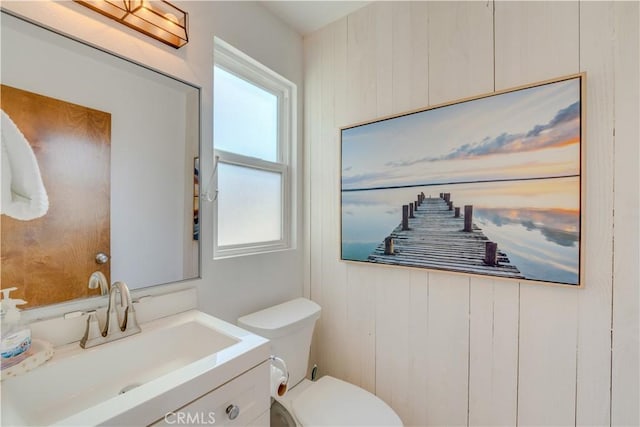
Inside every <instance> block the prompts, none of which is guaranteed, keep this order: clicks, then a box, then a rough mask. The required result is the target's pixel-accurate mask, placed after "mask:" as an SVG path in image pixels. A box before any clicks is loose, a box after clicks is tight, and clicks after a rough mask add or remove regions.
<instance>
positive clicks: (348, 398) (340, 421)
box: [291, 376, 402, 426]
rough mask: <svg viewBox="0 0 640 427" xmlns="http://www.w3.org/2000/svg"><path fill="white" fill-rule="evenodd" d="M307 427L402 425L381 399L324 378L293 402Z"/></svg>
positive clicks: (332, 379) (294, 411) (299, 416)
mask: <svg viewBox="0 0 640 427" xmlns="http://www.w3.org/2000/svg"><path fill="white" fill-rule="evenodd" d="M291 406H292V409H293V413H294V414H295V416H296V418H297V419H298V420H299V421H300V423H301V424H302V425H303V426H323V425H324V426H345V425H348V426H355V425H361V426H402V420H400V417H398V415H397V414H396V413H395V412H394V411H393V409H391V408H390V407H389V406H388V405H387V404H386V403H384V402H383V401H382V400H381V399H380V398H378V397H377V396H375V395H373V394H371V393H369V392H368V391H366V390H364V389H361V388H360V387H357V386H355V385H353V384H349V383H347V382H344V381H341V380H339V379H337V378H333V377H330V376H324V377H322V378H320V379H319V380H318V381H316V382H314V383H313V385H311V386H309V387H308V388H307V389H306V390H304V391H303V392H302V393H301V394H300V395H299V396H297V397H296V398H295V399H293V401H292V402H291Z"/></svg>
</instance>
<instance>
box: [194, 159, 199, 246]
mask: <svg viewBox="0 0 640 427" xmlns="http://www.w3.org/2000/svg"><path fill="white" fill-rule="evenodd" d="M193 240H194V241H197V240H200V157H194V158H193Z"/></svg>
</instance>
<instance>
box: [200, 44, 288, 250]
mask: <svg viewBox="0 0 640 427" xmlns="http://www.w3.org/2000/svg"><path fill="white" fill-rule="evenodd" d="M295 102H296V86H295V85H294V84H293V83H291V82H289V81H288V80H286V79H284V78H283V77H281V76H279V75H278V74H276V73H275V72H273V71H271V70H269V69H268V68H266V67H265V66H263V65H262V64H260V63H258V62H256V61H255V60H253V59H251V58H250V57H248V56H247V55H245V54H243V53H242V52H240V51H238V50H237V49H235V48H233V47H231V46H230V45H228V44H227V43H225V42H223V41H221V40H219V39H215V50H214V73H213V145H214V155H215V156H216V159H217V165H218V169H217V188H218V198H217V203H216V219H215V221H214V224H215V238H214V242H215V247H214V258H225V257H230V256H237V255H245V254H253V253H259V252H268V251H273V250H280V249H288V248H292V247H293V242H294V241H295V239H294V238H293V234H294V230H295V214H294V213H295V206H294V204H295V203H294V201H295V197H294V195H295V179H294V176H293V175H294V171H295V167H294V166H295V164H294V159H295V135H296V127H295V126H296V118H295V111H296V108H295Z"/></svg>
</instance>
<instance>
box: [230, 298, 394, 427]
mask: <svg viewBox="0 0 640 427" xmlns="http://www.w3.org/2000/svg"><path fill="white" fill-rule="evenodd" d="M319 317H320V306H319V305H318V304H316V303H315V302H313V301H311V300H308V299H306V298H297V299H294V300H291V301H287V302H285V303H282V304H279V305H276V306H273V307H269V308H266V309H264V310H261V311H257V312H255V313H252V314H248V315H246V316H243V317H241V318H239V319H238V325H239V326H240V327H241V328H244V329H246V330H248V331H251V332H253V333H255V334H257V335H260V336H263V337H265V338H267V339H269V340H270V341H271V351H272V354H273V355H274V356H277V357H280V358H282V359H283V360H284V361H285V362H286V364H287V367H288V370H289V391H288V392H287V393H286V394H285V395H284V396H282V397H277V398H276V401H275V402H274V404H273V406H272V409H271V421H272V423H271V425H272V427H275V426H276V424H277V425H284V426H292V427H294V426H306V427H309V426H402V421H401V420H400V417H399V416H398V415H397V414H396V413H395V412H394V411H393V409H391V408H390V407H389V406H388V405H387V404H386V403H385V402H383V401H382V400H381V399H380V398H378V397H377V396H375V395H373V394H371V393H369V392H368V391H366V390H364V389H362V388H360V387H357V386H355V385H353V384H349V383H347V382H344V381H342V380H339V379H337V378H333V377H331V376H328V375H327V376H324V377H322V378H320V379H319V380H317V381H310V380H308V379H305V376H306V373H307V365H308V363H309V350H310V348H311V337H312V335H313V328H314V326H315V323H316V320H318V318H319Z"/></svg>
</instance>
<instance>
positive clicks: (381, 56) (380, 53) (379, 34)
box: [365, 1, 395, 120]
mask: <svg viewBox="0 0 640 427" xmlns="http://www.w3.org/2000/svg"><path fill="white" fill-rule="evenodd" d="M394 8H395V7H394V5H393V3H391V2H386V1H379V2H374V3H373V4H372V9H373V14H374V26H373V33H372V34H371V35H370V36H371V39H372V40H373V42H374V46H375V47H374V53H375V55H374V57H373V58H372V59H373V60H374V62H373V63H371V64H369V66H370V67H371V68H372V69H374V70H375V71H376V80H375V93H376V117H383V116H388V115H390V114H393V102H392V99H393V48H394V45H393V38H394V34H393V31H394V28H393V21H392V19H391V16H392V14H393V10H394ZM365 120H371V117H368V118H367V119H365Z"/></svg>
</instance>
